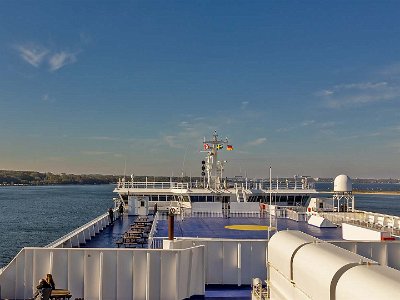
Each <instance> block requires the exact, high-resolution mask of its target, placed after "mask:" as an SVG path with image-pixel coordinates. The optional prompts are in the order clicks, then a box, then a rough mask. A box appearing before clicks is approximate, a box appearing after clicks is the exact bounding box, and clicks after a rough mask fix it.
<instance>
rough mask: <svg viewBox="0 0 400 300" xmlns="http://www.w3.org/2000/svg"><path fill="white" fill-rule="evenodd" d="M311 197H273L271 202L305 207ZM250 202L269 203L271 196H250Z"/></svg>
mask: <svg viewBox="0 0 400 300" xmlns="http://www.w3.org/2000/svg"><path fill="white" fill-rule="evenodd" d="M308 198H309V196H307V195H306V196H300V195H297V196H289V195H272V199H271V202H272V203H278V202H284V203H287V204H288V205H304V204H305V203H306V202H307V200H308ZM247 201H249V202H262V203H269V195H259V196H250V197H249V198H248V200H247Z"/></svg>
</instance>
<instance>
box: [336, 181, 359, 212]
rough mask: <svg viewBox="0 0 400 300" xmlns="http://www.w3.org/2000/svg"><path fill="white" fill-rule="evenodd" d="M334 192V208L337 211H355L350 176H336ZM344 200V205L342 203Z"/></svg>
mask: <svg viewBox="0 0 400 300" xmlns="http://www.w3.org/2000/svg"><path fill="white" fill-rule="evenodd" d="M333 191H334V193H333V207H334V208H336V211H347V212H348V211H354V208H355V207H354V205H355V204H354V195H353V183H352V181H351V179H350V177H349V176H347V175H344V174H341V175H338V176H336V178H335V181H334V183H333ZM342 199H343V200H344V201H343V202H344V203H341V200H342Z"/></svg>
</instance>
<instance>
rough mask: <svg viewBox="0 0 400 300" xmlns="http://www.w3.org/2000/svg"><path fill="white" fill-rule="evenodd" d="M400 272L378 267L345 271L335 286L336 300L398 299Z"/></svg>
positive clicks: (355, 268)
mask: <svg viewBox="0 0 400 300" xmlns="http://www.w3.org/2000/svg"><path fill="white" fill-rule="evenodd" d="M399 279H400V272H399V271H398V270H395V269H392V268H389V267H385V266H379V265H360V266H356V267H353V268H351V269H349V270H348V271H346V272H345V273H344V274H343V275H342V276H341V277H340V278H339V281H338V283H337V285H336V299H337V300H345V299H400V282H399Z"/></svg>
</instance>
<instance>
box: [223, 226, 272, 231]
mask: <svg viewBox="0 0 400 300" xmlns="http://www.w3.org/2000/svg"><path fill="white" fill-rule="evenodd" d="M225 228H226V229H233V230H268V226H265V225H228V226H225ZM270 230H275V227H272V226H271V227H270Z"/></svg>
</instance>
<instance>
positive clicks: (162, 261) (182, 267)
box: [0, 246, 205, 300]
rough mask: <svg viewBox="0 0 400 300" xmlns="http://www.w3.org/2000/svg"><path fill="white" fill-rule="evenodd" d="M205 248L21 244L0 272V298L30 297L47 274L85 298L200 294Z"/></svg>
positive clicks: (62, 286) (202, 282)
mask: <svg viewBox="0 0 400 300" xmlns="http://www.w3.org/2000/svg"><path fill="white" fill-rule="evenodd" d="M204 251H205V248H204V247H203V246H195V247H190V248H187V249H178V250H145V249H59V248H57V249H49V248H24V249H23V250H21V252H20V253H19V254H18V255H17V256H16V257H15V258H14V259H13V260H12V262H11V263H10V264H9V265H8V266H7V267H6V268H5V269H3V270H2V272H1V273H0V291H1V295H0V299H27V298H31V297H32V295H33V293H34V290H35V287H36V285H37V282H38V281H39V279H40V278H43V276H45V274H47V273H51V274H53V277H54V278H57V279H56V282H57V287H58V288H65V289H68V290H69V291H70V292H71V294H72V296H73V298H77V297H79V298H85V300H102V299H104V300H105V299H110V300H111V299H184V298H188V297H190V296H192V295H204V287H205V285H204V283H205V273H204V257H205V255H204Z"/></svg>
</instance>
